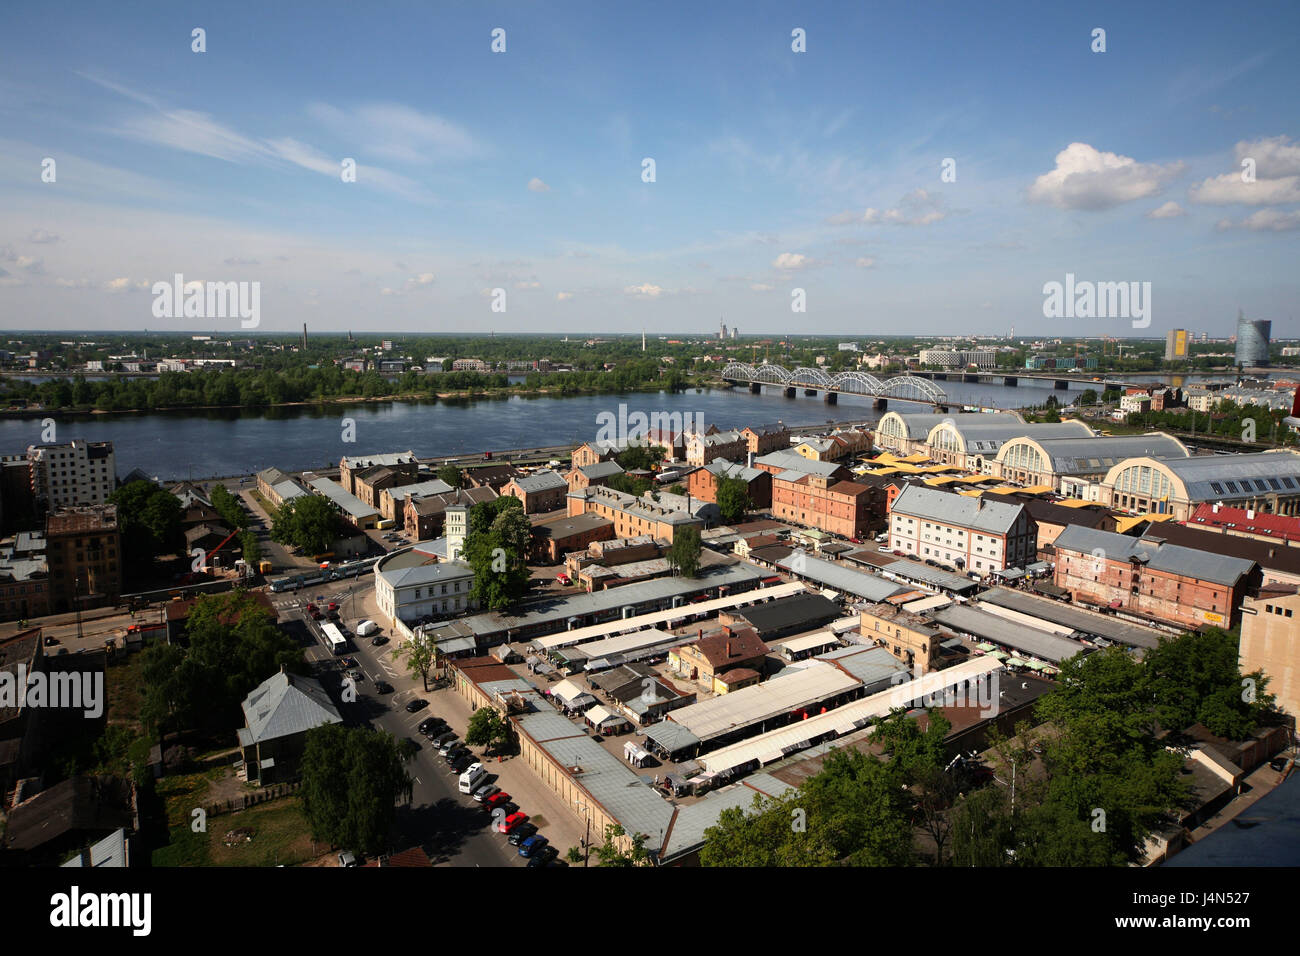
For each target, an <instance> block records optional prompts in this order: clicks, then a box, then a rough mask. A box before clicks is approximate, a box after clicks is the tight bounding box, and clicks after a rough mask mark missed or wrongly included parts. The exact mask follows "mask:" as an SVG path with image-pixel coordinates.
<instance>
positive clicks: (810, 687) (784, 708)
mask: <svg viewBox="0 0 1300 956" xmlns="http://www.w3.org/2000/svg"><path fill="white" fill-rule="evenodd" d="M788 670H790V671H791V673H789V674H788V675H783V676H780V677H774V678H772V679H771V680H769V681H767V682H765V683H762V684H755V685H754V686H752V687H746V688H744V689H743V690H738V691H733V692H732V693H730V694H724V695H722V696H721V697H713V698H710V699H709V700H702V701H699V702H698V703H695V704H690V705H688V706H686V707H682V708H679V709H677V710H675V711H673V712H672V713H671V714H670V715H669V719H671V720H673V721H675V722H677V723H679V724H681V725H682V726H683V727H685V728H686V729H687V730H689V731H690V732H691V733H693V734H695V736H696V737H698V738H700V740H701V741H707V740H710V739H712V738H714V737H718V736H720V735H722V734H726V733H731V732H732V731H735V730H740V729H742V728H745V727H750V726H752V725H754V724H756V723H760V722H761V721H764V720H770V719H771V718H773V717H776V716H777V715H778V714H784V713H788V712H790V711H794V710H798V709H799V708H801V707H808V706H811V705H813V704H817V703H820V702H821V701H823V700H826V699H827V698H830V697H834V696H836V695H838V694H842V693H844V692H846V691H849V690H852V689H853V688H854V687H857V686H859V684H860V681H858V680H856V679H854V678H852V677H849V676H848V675H847V674H845V673H844V672H843V671H841V670H839V669H838V668H836V667H832V666H831V665H830V664H826V663H823V662H820V661H814V662H812V664H811V665H810V666H808V667H802V668H788Z"/></svg>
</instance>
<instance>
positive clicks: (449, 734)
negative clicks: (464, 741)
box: [429, 730, 456, 752]
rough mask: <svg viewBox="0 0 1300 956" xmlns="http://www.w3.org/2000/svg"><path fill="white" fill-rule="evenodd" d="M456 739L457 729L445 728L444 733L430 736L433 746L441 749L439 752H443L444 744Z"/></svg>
mask: <svg viewBox="0 0 1300 956" xmlns="http://www.w3.org/2000/svg"><path fill="white" fill-rule="evenodd" d="M455 739H456V733H455V731H452V730H444V731H443V732H442V733H440V734H438V735H437V736H435V737H432V738H430V741H429V742H430V743H432V744H433V746H434V747H436V748H437V749H438V750H439V752H441V750H442V745H443V744H445V743H447V742H448V741H450V740H455Z"/></svg>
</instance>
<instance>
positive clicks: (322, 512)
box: [271, 495, 339, 554]
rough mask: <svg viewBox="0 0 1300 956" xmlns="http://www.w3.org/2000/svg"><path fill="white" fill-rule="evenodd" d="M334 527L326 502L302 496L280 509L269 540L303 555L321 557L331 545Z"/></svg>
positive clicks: (335, 519) (333, 514) (335, 516)
mask: <svg viewBox="0 0 1300 956" xmlns="http://www.w3.org/2000/svg"><path fill="white" fill-rule="evenodd" d="M338 523H339V519H338V514H337V513H336V512H335V511H334V508H333V506H332V505H331V504H330V503H329V501H327V500H326V499H325V498H322V497H320V496H319V495H302V496H301V497H298V498H292V499H290V500H289V501H286V502H285V503H284V504H283V505H281V506H280V510H279V512H278V513H277V514H276V516H275V521H274V522H273V524H272V525H271V540H272V541H276V542H279V543H280V544H286V545H290V546H291V547H295V548H300V549H302V551H303V552H304V553H306V554H321V553H323V552H325V551H328V550H329V549H330V546H331V545H332V544H333V543H334V538H335V536H336V534H337V532H338Z"/></svg>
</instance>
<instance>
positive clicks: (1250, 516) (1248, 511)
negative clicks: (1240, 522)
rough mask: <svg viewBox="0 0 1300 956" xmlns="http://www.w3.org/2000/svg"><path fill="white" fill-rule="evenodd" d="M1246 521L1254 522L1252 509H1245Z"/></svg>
mask: <svg viewBox="0 0 1300 956" xmlns="http://www.w3.org/2000/svg"><path fill="white" fill-rule="evenodd" d="M1246 520H1247V521H1254V520H1255V509H1254V508H1247V509H1246Z"/></svg>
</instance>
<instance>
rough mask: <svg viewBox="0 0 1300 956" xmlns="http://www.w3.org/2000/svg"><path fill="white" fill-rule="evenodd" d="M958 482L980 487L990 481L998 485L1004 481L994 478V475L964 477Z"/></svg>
mask: <svg viewBox="0 0 1300 956" xmlns="http://www.w3.org/2000/svg"><path fill="white" fill-rule="evenodd" d="M957 480H958V481H965V482H969V483H970V484H972V485H979V484H985V483H987V482H990V481H991V482H993V483H995V484H996V483H997V482H999V481H1001V480H1002V479H1001V478H994V477H993V476H992V475H963V476H962V477H961V478H958V479H957Z"/></svg>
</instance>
